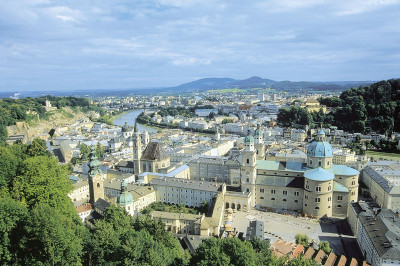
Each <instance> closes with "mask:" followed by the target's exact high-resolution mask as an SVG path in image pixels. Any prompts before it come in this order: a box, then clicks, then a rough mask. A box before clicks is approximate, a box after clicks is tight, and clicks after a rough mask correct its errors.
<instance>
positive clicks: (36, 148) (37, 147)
mask: <svg viewBox="0 0 400 266" xmlns="http://www.w3.org/2000/svg"><path fill="white" fill-rule="evenodd" d="M27 154H28V155H29V156H30V157H34V156H42V155H50V153H49V152H48V151H47V146H46V141H44V140H43V139H34V140H33V141H32V143H31V144H29V145H28V148H27Z"/></svg>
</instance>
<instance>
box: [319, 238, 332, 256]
mask: <svg viewBox="0 0 400 266" xmlns="http://www.w3.org/2000/svg"><path fill="white" fill-rule="evenodd" d="M319 248H320V249H322V250H323V251H324V252H325V253H326V254H329V253H330V252H331V251H332V249H331V247H330V246H329V242H328V241H321V242H319Z"/></svg>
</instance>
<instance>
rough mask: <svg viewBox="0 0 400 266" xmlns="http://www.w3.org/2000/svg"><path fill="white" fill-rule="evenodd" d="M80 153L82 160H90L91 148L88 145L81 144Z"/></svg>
mask: <svg viewBox="0 0 400 266" xmlns="http://www.w3.org/2000/svg"><path fill="white" fill-rule="evenodd" d="M79 151H80V152H81V159H82V160H87V159H88V158H89V154H90V148H89V146H88V145H86V144H85V143H81V147H80V149H79Z"/></svg>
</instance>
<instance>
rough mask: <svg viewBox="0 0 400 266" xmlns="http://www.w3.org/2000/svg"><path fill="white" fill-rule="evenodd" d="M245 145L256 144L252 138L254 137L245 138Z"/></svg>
mask: <svg viewBox="0 0 400 266" xmlns="http://www.w3.org/2000/svg"><path fill="white" fill-rule="evenodd" d="M244 143H254V137H253V136H252V135H250V134H249V135H247V136H246V137H245V138H244Z"/></svg>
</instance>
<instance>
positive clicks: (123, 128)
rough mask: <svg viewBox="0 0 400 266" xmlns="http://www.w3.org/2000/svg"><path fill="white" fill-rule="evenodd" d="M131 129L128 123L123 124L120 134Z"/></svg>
mask: <svg viewBox="0 0 400 266" xmlns="http://www.w3.org/2000/svg"><path fill="white" fill-rule="evenodd" d="M131 131H132V127H131V126H129V125H128V122H125V125H124V126H123V127H122V132H124V133H125V132H131Z"/></svg>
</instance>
